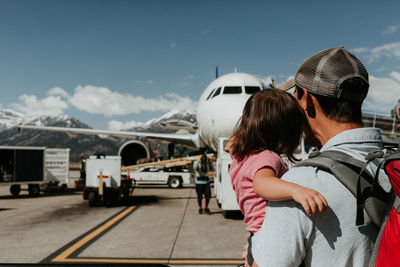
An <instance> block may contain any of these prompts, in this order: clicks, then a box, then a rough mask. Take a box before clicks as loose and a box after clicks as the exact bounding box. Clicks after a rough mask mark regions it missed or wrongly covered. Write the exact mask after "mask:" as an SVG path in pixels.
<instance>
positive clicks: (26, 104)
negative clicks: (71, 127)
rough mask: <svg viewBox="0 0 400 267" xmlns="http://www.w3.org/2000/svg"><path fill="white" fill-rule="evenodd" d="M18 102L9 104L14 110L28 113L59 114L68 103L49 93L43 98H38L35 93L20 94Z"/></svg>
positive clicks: (41, 114)
mask: <svg viewBox="0 0 400 267" xmlns="http://www.w3.org/2000/svg"><path fill="white" fill-rule="evenodd" d="M19 101H20V103H13V104H11V106H12V107H13V108H15V109H16V110H18V111H20V112H23V113H25V114H29V115H40V116H43V115H46V116H59V115H61V114H63V111H64V110H65V109H67V108H68V103H67V102H66V101H64V100H62V99H61V97H60V96H54V95H50V96H48V97H46V98H43V99H38V98H37V97H36V96H35V95H27V94H24V95H21V96H20V97H19Z"/></svg>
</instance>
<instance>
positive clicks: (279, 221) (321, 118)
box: [252, 47, 390, 266]
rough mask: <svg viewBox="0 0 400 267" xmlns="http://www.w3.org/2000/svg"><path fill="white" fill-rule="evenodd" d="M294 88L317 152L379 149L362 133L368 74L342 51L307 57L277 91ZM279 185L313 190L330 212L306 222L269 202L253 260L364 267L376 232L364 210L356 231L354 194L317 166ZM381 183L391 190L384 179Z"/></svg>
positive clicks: (299, 212) (375, 136)
mask: <svg viewBox="0 0 400 267" xmlns="http://www.w3.org/2000/svg"><path fill="white" fill-rule="evenodd" d="M294 86H295V92H294V95H295V97H296V98H297V100H298V103H299V104H300V106H301V107H302V108H303V110H304V111H305V115H306V118H307V121H308V124H309V133H306V135H307V136H306V139H307V141H308V142H312V143H311V144H312V145H313V146H317V147H320V148H321V149H320V150H321V152H322V151H326V150H336V151H341V152H344V153H346V154H348V155H350V156H352V157H354V158H357V159H360V160H364V157H365V155H367V154H368V152H370V151H373V150H377V149H383V141H382V137H381V134H380V131H379V130H378V129H375V128H362V127H363V125H362V114H361V105H362V102H363V100H364V99H365V97H366V96H367V93H368V88H369V82H368V73H367V70H366V69H365V67H364V66H363V65H362V63H361V62H360V61H359V60H358V59H357V58H356V57H355V56H354V55H353V54H351V53H349V52H348V51H347V50H346V49H344V48H343V47H338V48H332V49H327V50H323V51H321V52H319V53H316V54H314V55H313V56H311V57H310V58H308V59H307V60H306V61H305V62H304V63H303V64H302V65H301V66H300V68H299V69H298V71H297V73H296V76H295V79H294V80H292V81H289V82H286V83H285V84H284V85H282V86H281V89H284V90H287V89H289V88H292V87H294ZM371 165H372V166H369V171H371V172H372V173H374V169H376V166H375V165H374V164H371ZM383 178H385V177H383ZM282 179H284V180H287V181H291V182H294V183H297V184H300V185H303V186H305V187H308V188H312V189H314V190H317V191H318V192H320V193H321V194H322V195H323V196H324V197H325V198H326V199H327V202H328V205H329V209H328V210H327V211H326V212H324V213H322V214H319V215H317V216H315V217H310V216H308V215H307V214H306V213H305V212H304V210H303V209H302V208H301V206H300V205H299V204H296V203H295V202H294V201H281V202H269V203H268V206H267V209H266V214H265V220H264V223H263V226H262V228H261V229H260V230H259V231H258V232H257V233H256V235H255V236H254V237H253V239H252V241H253V256H254V259H255V262H256V263H257V264H258V265H260V266H299V265H300V264H302V263H303V264H304V265H305V266H366V265H368V262H369V260H370V257H371V253H372V249H373V242H374V240H375V238H376V235H377V231H378V229H377V227H376V226H374V225H373V224H372V223H371V221H370V219H369V218H368V216H367V215H366V213H365V211H364V213H365V216H364V217H365V224H364V225H361V226H356V225H355V221H356V198H355V197H354V196H353V195H352V193H351V192H350V191H349V190H348V189H346V188H345V187H344V186H343V185H342V184H341V183H340V182H339V181H338V180H337V179H336V178H335V177H334V176H333V175H331V174H330V173H328V172H325V171H322V170H320V169H317V168H316V167H295V168H292V169H290V170H289V171H288V172H287V173H286V174H285V175H284V176H283V177H282ZM380 183H382V184H381V185H382V186H383V187H384V189H385V190H387V191H389V190H390V185H389V183H388V181H387V180H386V181H380ZM311 208H312V209H313V210H317V207H311Z"/></svg>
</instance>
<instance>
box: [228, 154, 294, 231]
mask: <svg viewBox="0 0 400 267" xmlns="http://www.w3.org/2000/svg"><path fill="white" fill-rule="evenodd" d="M266 167H269V168H271V169H273V170H274V171H275V175H276V176H277V177H281V176H282V175H283V174H284V173H285V172H286V171H287V170H288V168H287V166H286V165H285V164H284V163H283V161H282V159H281V158H280V157H279V155H278V154H276V153H274V152H272V151H270V150H265V151H262V152H259V153H256V154H251V155H249V156H246V157H245V158H244V159H243V160H242V161H240V162H239V161H238V160H237V159H236V158H234V159H233V161H232V164H231V166H230V168H229V175H230V176H231V179H232V186H233V190H235V192H236V198H237V201H238V203H239V207H240V210H241V211H242V212H243V215H244V223H245V224H246V225H247V228H246V230H247V231H249V232H252V233H255V232H257V231H258V230H259V229H260V228H261V225H262V223H263V221H264V217H265V207H266V206H267V201H266V200H265V199H263V198H260V197H258V196H257V195H256V193H255V192H254V189H253V177H254V175H255V173H256V172H257V171H258V170H260V169H262V168H266Z"/></svg>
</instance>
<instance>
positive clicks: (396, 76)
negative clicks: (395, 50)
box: [389, 71, 400, 82]
mask: <svg viewBox="0 0 400 267" xmlns="http://www.w3.org/2000/svg"><path fill="white" fill-rule="evenodd" d="M389 75H390V77H392V78H393V79H395V80H396V81H398V82H400V73H399V72H397V71H392V72H391V73H390V74H389Z"/></svg>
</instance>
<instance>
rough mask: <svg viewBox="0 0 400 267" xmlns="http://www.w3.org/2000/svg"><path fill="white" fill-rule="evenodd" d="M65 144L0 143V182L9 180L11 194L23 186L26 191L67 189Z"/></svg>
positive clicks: (67, 161)
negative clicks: (15, 144) (45, 145)
mask: <svg viewBox="0 0 400 267" xmlns="http://www.w3.org/2000/svg"><path fill="white" fill-rule="evenodd" d="M69 151H70V149H69V148H47V147H27V146H0V184H9V185H10V192H11V194H12V195H14V196H17V195H19V193H20V192H21V187H22V186H23V187H25V186H27V188H28V191H29V195H31V196H38V195H39V194H40V190H41V189H42V190H44V189H60V190H62V191H63V192H66V191H67V190H68V182H69V175H68V172H69Z"/></svg>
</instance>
